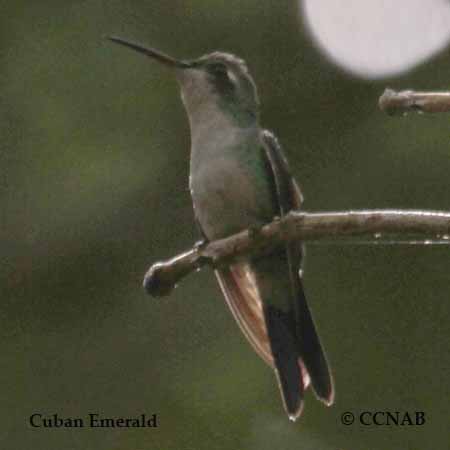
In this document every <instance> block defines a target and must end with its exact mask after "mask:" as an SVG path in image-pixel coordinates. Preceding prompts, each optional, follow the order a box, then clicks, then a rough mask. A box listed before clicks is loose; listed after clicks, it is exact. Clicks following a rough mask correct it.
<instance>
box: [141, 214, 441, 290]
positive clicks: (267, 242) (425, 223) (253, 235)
mask: <svg viewBox="0 0 450 450" xmlns="http://www.w3.org/2000/svg"><path fill="white" fill-rule="evenodd" d="M379 233H381V234H382V235H383V237H386V235H397V236H398V235H399V234H400V235H402V236H404V235H405V234H414V235H420V236H426V237H430V236H432V237H433V238H436V237H438V238H444V239H448V236H449V235H450V212H439V211H435V212H432V211H409V210H369V211H349V212H328V213H307V212H298V211H292V212H290V213H289V214H287V215H286V216H284V217H283V218H281V219H279V218H276V219H275V220H274V221H273V222H270V223H268V224H266V225H264V226H263V227H261V228H259V229H254V228H252V229H250V230H245V231H242V232H240V233H238V234H235V235H233V236H230V237H227V238H225V239H220V240H217V241H212V242H209V243H208V244H205V245H202V246H197V247H194V248H192V249H191V250H189V251H187V252H185V253H183V254H181V255H178V256H176V257H175V258H172V259H170V260H167V261H163V262H158V263H156V264H154V265H153V266H152V267H151V268H150V269H149V271H148V272H147V274H146V275H145V278H144V287H145V289H146V290H147V292H148V293H149V294H151V295H153V296H154V297H162V296H165V295H168V294H169V293H170V291H171V290H172V289H173V288H174V287H175V286H176V284H177V283H178V282H179V281H180V280H181V279H182V278H184V277H185V276H187V275H188V274H189V273H191V272H193V271H194V270H196V269H200V268H201V267H203V266H205V265H209V266H211V267H213V268H217V267H220V266H226V265H229V264H230V263H231V262H233V261H236V260H238V259H241V258H247V257H249V256H254V255H263V254H265V253H268V252H270V251H271V250H273V249H274V248H275V247H277V246H279V245H280V244H282V243H283V242H290V241H302V242H306V241H308V240H315V241H317V240H320V239H330V238H335V239H339V238H340V237H348V236H362V235H372V236H373V235H376V234H379Z"/></svg>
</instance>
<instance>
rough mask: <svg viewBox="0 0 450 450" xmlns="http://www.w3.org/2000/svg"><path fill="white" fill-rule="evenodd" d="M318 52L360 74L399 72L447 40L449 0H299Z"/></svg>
mask: <svg viewBox="0 0 450 450" xmlns="http://www.w3.org/2000/svg"><path fill="white" fill-rule="evenodd" d="M299 1H300V3H301V12H302V16H303V18H304V20H305V22H306V24H307V26H308V28H309V30H310V32H311V34H312V36H313V39H314V41H315V42H316V44H317V45H318V46H319V48H320V49H321V50H323V51H324V53H325V54H326V55H327V56H328V57H329V58H330V59H331V60H332V61H333V62H334V63H335V64H337V65H338V66H340V67H342V68H343V69H345V70H348V71H349V72H352V73H353V74H355V75H358V76H361V77H364V78H382V77H387V76H390V75H396V74H401V73H403V72H406V71H407V70H409V69H411V68H413V67H415V66H416V65H418V64H420V63H422V62H424V61H425V60H427V59H428V58H430V57H431V56H433V55H434V54H435V53H437V52H438V51H440V50H442V49H443V48H445V46H446V45H447V44H448V43H449V42H450V2H449V1H448V0H345V1H342V0H299Z"/></svg>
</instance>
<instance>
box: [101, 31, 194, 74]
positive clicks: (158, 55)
mask: <svg viewBox="0 0 450 450" xmlns="http://www.w3.org/2000/svg"><path fill="white" fill-rule="evenodd" d="M106 38H107V39H109V40H110V41H112V42H115V43H116V44H120V45H123V46H125V47H128V48H131V49H133V50H136V51H137V52H139V53H143V54H144V55H147V56H150V58H153V59H155V60H156V61H158V62H160V63H161V64H164V65H165V66H168V67H172V68H176V69H187V68H188V67H190V66H191V65H190V64H189V63H188V62H186V61H181V60H178V59H175V58H172V57H171V56H169V55H166V54H164V53H162V52H160V51H159V50H155V49H154V48H147V47H144V46H143V45H140V44H136V43H134V42H130V41H127V40H125V39H122V38H120V37H117V36H106Z"/></svg>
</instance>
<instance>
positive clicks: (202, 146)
mask: <svg viewBox="0 0 450 450" xmlns="http://www.w3.org/2000/svg"><path fill="white" fill-rule="evenodd" d="M109 39H110V40H111V41H113V42H115V43H118V44H121V45H124V46H126V47H128V48H131V49H133V50H136V51H138V52H140V53H141V54H144V55H147V56H149V57H150V58H152V59H153V60H155V61H158V62H159V63H161V64H163V65H164V66H166V67H168V68H170V70H171V71H172V72H173V74H174V75H175V77H176V79H177V80H178V83H179V86H180V89H181V97H182V100H183V104H184V106H185V108H186V111H187V115H188V118H189V124H190V132H191V159H190V177H189V184H190V192H191V196H192V202H193V207H194V213H195V218H196V221H197V223H198V225H199V228H200V230H201V233H202V236H203V238H204V239H205V240H206V241H208V240H215V239H220V238H224V237H226V236H229V235H231V234H234V233H237V232H239V231H242V230H244V229H248V228H253V229H254V227H259V226H261V225H263V224H265V223H267V222H270V221H271V220H272V219H273V218H274V217H276V216H277V217H282V216H284V215H285V214H287V213H288V212H289V211H290V210H293V209H296V210H298V209H299V208H300V207H301V204H302V201H303V198H302V194H301V192H300V189H299V187H298V185H297V183H296V181H295V179H294V178H293V177H292V175H291V173H290V169H289V166H288V163H287V161H286V158H285V156H284V155H283V152H282V149H281V147H280V145H279V143H278V141H277V139H276V137H275V136H274V135H273V134H272V133H271V132H269V131H267V130H264V129H263V128H261V126H260V123H259V118H258V111H259V100H258V95H257V91H256V87H255V83H254V81H253V78H252V77H251V76H250V73H249V71H248V69H247V65H246V64H245V62H244V61H243V60H242V59H240V58H238V57H236V56H234V55H231V54H229V53H222V52H214V53H210V54H207V55H205V56H202V57H200V58H198V59H194V60H177V59H174V58H172V57H170V56H168V55H165V54H164V53H161V52H160V51H157V50H154V49H151V48H146V47H143V46H141V45H139V44H135V43H132V42H130V41H127V40H124V39H122V38H118V37H113V36H111V37H109ZM302 252H303V250H302V245H301V243H289V244H285V245H283V246H282V247H279V248H278V249H277V250H276V251H273V252H272V253H271V254H269V255H264V256H259V257H249V258H247V259H246V260H243V261H239V262H236V263H233V264H232V265H230V266H229V267H226V268H220V269H217V270H216V272H215V273H216V276H217V280H218V282H219V285H220V287H221V289H222V292H223V295H224V297H225V300H226V302H227V304H228V306H229V308H230V310H231V312H232V314H233V316H234V318H235V319H236V322H237V323H238V324H239V326H240V328H241V330H242V332H243V333H244V335H245V337H246V338H247V339H248V341H249V342H250V344H251V345H252V346H253V348H254V350H255V351H256V352H257V353H258V354H259V356H260V357H261V358H262V359H263V360H264V361H265V362H266V363H267V364H268V365H269V366H271V367H272V368H273V369H274V371H275V374H276V377H277V379H278V384H279V387H280V391H281V396H282V399H283V404H284V408H285V410H286V412H287V414H288V416H289V418H290V419H291V420H295V419H297V418H298V417H299V416H300V414H301V412H302V408H303V398H304V392H305V390H306V389H307V388H308V386H309V385H312V388H313V390H314V392H315V394H316V396H317V398H318V399H319V400H321V401H323V402H324V403H325V404H326V405H331V404H332V403H333V398H334V389H333V380H332V376H331V372H330V369H329V367H328V363H327V359H326V357H325V354H324V351H323V349H322V346H321V344H320V340H319V337H318V335H317V332H316V328H315V326H314V322H313V319H312V317H311V312H310V310H309V308H308V305H307V303H306V298H305V294H304V291H303V286H302V279H301V273H302V272H301V262H302Z"/></svg>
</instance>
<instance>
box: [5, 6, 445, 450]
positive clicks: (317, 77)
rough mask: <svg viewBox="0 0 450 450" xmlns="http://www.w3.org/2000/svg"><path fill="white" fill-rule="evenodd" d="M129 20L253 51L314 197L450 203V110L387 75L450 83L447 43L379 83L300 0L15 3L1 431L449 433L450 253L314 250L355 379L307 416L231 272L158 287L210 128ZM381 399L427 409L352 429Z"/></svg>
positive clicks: (129, 442) (398, 407)
mask: <svg viewBox="0 0 450 450" xmlns="http://www.w3.org/2000/svg"><path fill="white" fill-rule="evenodd" d="M342 8H343V7H342ZM324 11H326V9H325V10H324ZM347 13H348V11H343V10H341V14H347ZM404 14H406V12H405V11H404ZM368 15H369V13H368ZM401 17H402V21H401V23H406V25H407V22H408V19H407V18H406V19H405V18H404V16H401ZM336 20H339V16H337V19H336ZM415 31H416V33H415V34H414V35H413V37H412V39H415V40H421V39H424V35H425V34H426V33H425V34H424V33H423V30H415ZM108 33H114V34H118V35H121V36H124V37H127V38H130V39H134V40H137V41H141V42H144V43H147V44H149V45H152V46H155V47H157V48H160V49H162V50H164V51H166V52H168V53H171V54H173V55H174V56H178V57H196V56H199V55H201V54H203V53H206V52H208V51H212V50H215V49H222V50H227V51H231V52H233V53H236V54H238V55H240V56H241V57H243V58H244V59H245V60H246V61H247V62H248V65H249V67H250V70H251V72H252V74H253V75H254V78H255V80H256V83H257V85H258V87H259V93H260V97H261V100H262V112H261V114H262V117H261V120H262V123H263V124H264V126H266V127H269V128H270V129H272V130H274V131H275V132H276V134H277V135H278V136H279V138H280V141H281V143H282V145H283V146H284V148H285V152H286V154H287V156H288V159H289V160H290V162H291V165H292V170H293V173H294V174H295V176H296V177H297V179H298V180H299V182H300V184H301V186H302V188H303V191H304V194H305V198H306V202H305V209H307V210H311V211H319V210H347V209H360V208H364V209H365V208H414V209H441V210H449V203H450V202H449V200H450V194H449V191H450V177H449V176H448V174H449V173H450V158H449V154H450V148H449V144H450V142H449V117H448V116H446V115H434V116H432V115H411V116H408V117H406V118H403V117H400V118H391V117H388V116H386V115H384V114H383V113H381V112H380V111H379V110H378V109H377V100H378V97H379V95H380V94H381V93H382V91H383V90H384V88H385V87H386V86H389V87H392V88H400V89H401V88H416V89H419V88H420V89H446V88H448V85H449V82H448V80H449V72H450V59H449V57H448V51H447V50H445V49H444V50H442V49H441V51H440V52H437V53H436V52H434V55H433V57H432V58H431V59H428V60H427V61H425V62H423V63H422V64H420V65H418V66H416V67H415V68H412V69H411V70H409V71H408V72H407V73H403V74H397V75H391V76H388V77H386V78H381V79H380V77H378V78H377V79H376V80H373V79H371V78H370V77H369V76H366V77H357V76H356V75H354V74H352V73H351V72H348V71H345V70H343V69H342V67H337V66H335V65H334V64H333V62H332V61H330V60H329V59H328V58H327V56H326V53H323V52H322V51H320V46H319V45H316V44H315V43H314V42H313V39H312V38H311V35H310V34H309V26H306V25H305V20H304V17H302V8H301V7H299V5H298V4H297V3H295V2H293V1H291V0H289V1H288V0H277V1H269V0H258V1H256V0H247V1H245V2H244V1H238V0H227V1H223V0H209V1H205V0H188V1H181V0H173V1H170V2H167V1H162V0H161V1H142V0H140V1H137V0H136V1H131V0H129V1H117V0H112V1H109V2H104V1H100V0H86V1H68V0H66V1H64V2H61V1H55V0H42V1H40V2H29V1H20V0H19V1H7V0H6V1H3V2H1V4H0V35H1V40H0V64H1V70H0V239H1V259H0V264H1V265H0V290H1V306H0V327H1V328H0V329H1V357H0V361H1V371H0V386H1V402H0V405H1V406H0V412H1V417H0V420H1V423H0V424H1V426H0V430H1V432H0V442H1V445H0V446H1V447H2V448H4V449H8V450H9V449H18V450H19V449H20V450H23V449H34V450H39V449H45V450H48V449H51V448H55V449H56V448H60V449H83V450H91V449H92V450H102V449H112V450H128V449H129V450H142V449H186V450H187V449H236V448H245V449H258V450H264V449H270V450H272V449H274V448H296V449H297V448H298V449H304V450H313V449H321V450H324V449H336V450H338V449H345V450H347V449H348V450H350V449H351V450H363V449H364V450H366V449H367V448H370V449H371V450H377V449H380V450H381V449H382V450H387V449H394V448H398V449H405V450H406V449H410V448H431V447H432V448H433V449H436V450H439V449H444V448H448V447H447V445H448V442H449V438H450V432H449V427H448V419H449V406H448V399H449V397H450V390H449V383H448V376H449V373H450V356H449V346H450V344H449V336H450V327H449V318H450V317H449V316H450V308H449V302H448V300H449V294H450V276H449V264H450V255H449V248H448V247H447V246H393V245H390V246H368V245H351V244H345V245H313V244H311V245H309V246H308V247H307V261H306V266H305V275H304V277H305V283H306V289H307V294H308V297H309V299H310V304H311V307H312V309H313V312H314V316H315V319H316V323H317V326H318V328H319V329H320V334H321V336H322V340H323V342H324V345H325V347H326V349H327V353H328V356H329V359H330V362H331V364H332V367H333V370H334V376H335V382H336V392H337V394H336V403H335V405H334V406H333V407H332V408H325V407H324V406H323V405H322V404H320V403H319V402H317V401H316V400H315V399H314V397H313V395H312V394H310V393H309V394H308V396H307V398H306V407H305V410H304V415H303V416H302V418H301V420H300V421H299V422H297V423H295V424H292V423H290V422H289V421H288V420H287V418H286V416H285V414H284V412H283V410H282V405H281V401H280V397H279V393H278V388H277V386H276V383H275V379H274V376H273V374H272V371H271V370H269V369H268V368H267V367H266V366H265V365H264V363H263V362H262V361H261V360H260V359H259V358H258V357H257V356H256V355H255V354H254V353H253V351H252V350H251V348H250V346H249V345H248V344H247V343H246V341H245V340H244V338H243V336H242V335H241V333H240V332H239V330H238V328H237V326H236V325H235V323H234V322H233V319H232V317H231V315H230V313H229V312H228V310H227V308H226V305H225V303H224V301H223V299H222V297H221V294H220V292H219V288H218V286H217V285H216V282H215V280H214V278H213V275H212V273H211V272H210V271H208V270H205V271H203V272H201V273H197V274H195V275H192V276H190V277H189V278H187V279H186V280H185V281H184V282H183V283H182V284H181V285H180V286H179V287H178V289H177V290H176V291H175V292H174V293H173V295H171V296H170V297H169V298H165V299H159V300H154V299H152V298H150V297H148V296H146V294H145V293H144V291H143V290H142V287H141V282H142V277H143V274H144V273H145V271H146V269H147V267H148V266H149V265H150V264H151V263H152V262H155V261H156V260H159V259H163V258H166V257H169V256H172V255H175V254H176V253H178V252H179V251H182V250H184V249H186V248H189V247H190V246H191V244H192V243H193V241H194V240H196V239H197V236H196V230H195V227H194V221H193V214H192V210H191V203H190V198H189V192H188V170H189V130H188V124H187V120H186V116H185V113H184V111H183V108H182V104H181V101H180V99H179V94H178V88H177V85H176V82H175V80H174V79H173V78H172V77H171V76H170V73H168V72H167V71H166V70H164V69H163V68H161V67H159V66H157V65H156V64H153V63H152V62H150V61H149V60H147V59H145V58H143V57H141V56H139V55H137V54H134V53H132V52H129V51H126V50H125V49H123V48H119V47H117V46H113V45H112V44H110V43H108V42H107V41H105V40H104V39H103V38H102V36H103V35H104V34H108ZM389 39H392V42H394V41H395V36H390V37H389ZM355 41H358V40H357V38H356V36H355ZM368 51H369V50H368ZM370 51H372V52H377V49H370ZM378 59H379V55H378ZM363 410H370V411H377V410H382V411H385V410H390V411H410V412H413V411H416V410H422V411H425V413H426V424H425V425H423V426H421V427H411V426H403V427H395V426H391V427H376V426H370V427H363V426H361V425H358V424H355V425H353V426H347V427H346V426H344V425H342V424H341V422H340V416H341V414H342V413H343V412H345V411H353V412H355V413H356V414H358V413H359V412H361V411H363ZM35 412H41V413H42V414H48V415H51V414H53V413H58V415H60V416H62V417H80V416H81V417H86V416H87V414H88V413H90V412H99V413H101V414H103V415H104V416H113V417H120V416H135V415H140V414H141V413H143V412H146V413H147V414H152V413H158V416H159V428H157V429H135V430H133V429H130V430H127V429H115V430H113V429H105V430H100V429H88V428H86V429H82V430H80V429H53V430H52V429H39V430H38V429H32V428H31V427H30V426H29V423H28V418H29V416H30V414H32V413H35ZM430 446H431V447H430Z"/></svg>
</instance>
